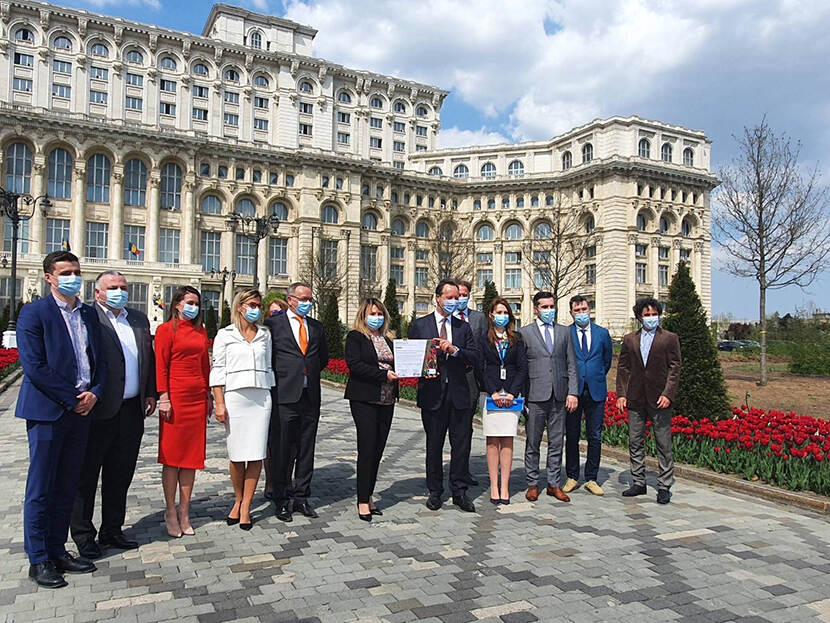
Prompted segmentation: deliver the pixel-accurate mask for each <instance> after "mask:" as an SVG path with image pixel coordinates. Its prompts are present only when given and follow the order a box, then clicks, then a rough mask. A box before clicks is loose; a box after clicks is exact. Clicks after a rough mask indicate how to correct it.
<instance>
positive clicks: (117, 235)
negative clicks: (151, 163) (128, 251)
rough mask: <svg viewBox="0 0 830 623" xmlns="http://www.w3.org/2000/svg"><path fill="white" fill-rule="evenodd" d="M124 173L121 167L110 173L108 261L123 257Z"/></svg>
mask: <svg viewBox="0 0 830 623" xmlns="http://www.w3.org/2000/svg"><path fill="white" fill-rule="evenodd" d="M123 180H124V173H123V169H122V167H120V166H119V167H117V168H116V170H115V171H113V173H112V188H111V189H110V197H111V198H112V200H111V203H110V205H111V206H112V209H111V211H110V232H109V238H110V248H109V259H111V260H120V259H121V258H122V257H123V251H124V192H123V190H122V188H123Z"/></svg>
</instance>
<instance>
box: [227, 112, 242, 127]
mask: <svg viewBox="0 0 830 623" xmlns="http://www.w3.org/2000/svg"><path fill="white" fill-rule="evenodd" d="M224 120H225V125H229V126H233V127H239V115H232V114H231V113H228V112H226V113H225V116H224Z"/></svg>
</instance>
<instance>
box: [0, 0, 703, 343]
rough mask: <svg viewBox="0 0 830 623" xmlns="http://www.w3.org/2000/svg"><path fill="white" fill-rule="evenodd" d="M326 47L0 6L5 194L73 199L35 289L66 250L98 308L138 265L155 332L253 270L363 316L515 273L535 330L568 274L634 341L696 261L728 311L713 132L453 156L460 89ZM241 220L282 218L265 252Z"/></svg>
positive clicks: (42, 225) (576, 139)
mask: <svg viewBox="0 0 830 623" xmlns="http://www.w3.org/2000/svg"><path fill="white" fill-rule="evenodd" d="M315 35H316V31H315V30H314V29H312V28H309V27H307V26H303V25H300V24H297V23H294V22H291V21H288V20H285V19H280V18H276V17H273V16H268V15H262V14H258V13H254V12H250V11H247V10H243V9H240V8H237V7H231V6H228V5H223V4H217V5H214V6H213V8H212V10H211V12H210V15H209V17H208V21H207V23H206V25H205V28H204V30H203V32H202V34H201V35H195V34H190V33H186V32H179V31H173V30H168V29H164V28H159V27H155V26H149V25H144V24H139V23H134V22H129V21H126V20H123V19H120V18H113V17H106V16H103V15H98V14H95V13H91V12H87V11H83V10H76V9H70V8H65V7H61V6H57V5H53V4H47V3H44V2H34V1H30V0H19V1H5V0H3V1H0V159H2V162H0V165H1V166H0V168H1V169H2V171H3V177H2V183H3V186H4V188H6V189H7V190H13V191H17V192H27V193H30V194H31V195H32V196H39V195H42V194H44V193H46V194H48V196H49V199H50V201H51V203H52V205H51V206H50V207H48V208H45V209H40V208H38V209H37V210H36V211H35V212H34V214H33V215H32V218H31V219H30V220H28V221H25V222H24V223H23V224H22V227H21V236H20V237H21V241H20V242H19V247H18V251H19V267H18V278H19V281H18V288H17V291H18V293H22V297H23V299H24V300H29V299H31V298H32V297H35V296H39V295H41V294H42V293H43V288H44V286H43V279H42V269H41V268H40V263H41V261H42V258H43V255H44V253H47V252H50V251H53V250H56V249H60V248H62V247H64V248H65V247H66V246H68V247H69V248H71V250H72V251H73V252H75V253H76V254H77V255H79V256H80V257H81V261H82V267H83V269H84V276H85V278H87V279H88V281H86V282H85V295H86V296H87V297H88V298H89V297H91V296H92V289H93V281H94V277H95V275H96V274H97V273H98V272H99V270H104V269H109V268H114V269H117V270H120V271H121V272H123V273H124V274H126V275H127V277H128V280H129V282H130V287H131V293H130V300H131V304H132V305H135V306H136V307H139V308H141V309H143V310H144V311H147V312H148V313H149V315H150V317H151V319H153V320H155V321H161V319H162V312H161V310H160V309H159V308H158V307H157V306H156V305H155V304H154V301H156V300H169V297H170V294H171V293H172V290H173V289H174V288H175V287H176V286H178V285H180V284H185V283H186V284H191V285H194V286H196V287H197V288H199V289H201V290H202V291H203V292H204V295H205V305H210V306H213V307H215V308H218V307H219V305H220V303H221V301H222V300H227V298H228V297H230V296H231V295H232V293H233V291H234V289H237V288H240V287H245V286H248V287H249V286H251V285H252V284H253V283H254V276H255V275H256V276H257V277H258V279H259V282H260V284H261V286H262V288H263V289H275V288H277V289H284V288H285V287H286V286H287V285H288V284H289V283H290V282H292V281H294V280H296V279H298V278H306V279H308V278H312V281H316V280H317V278H318V277H319V280H320V282H321V283H322V282H326V283H330V284H334V285H335V286H336V290H337V291H338V292H339V299H338V300H339V303H340V309H341V319H342V320H343V321H344V322H347V323H349V324H350V323H351V320H352V317H353V315H354V312H355V310H356V309H357V306H358V304H359V299H360V297H361V296H362V295H364V294H366V293H369V292H373V293H380V291H381V290H383V288H384V287H385V285H386V283H387V280H389V279H394V280H395V281H396V284H397V293H398V300H399V308H400V310H401V313H402V314H404V315H409V314H411V313H413V312H415V313H423V312H426V311H428V310H429V309H430V305H431V300H432V290H433V287H434V283H435V280H436V278H437V276H438V275H439V273H440V272H442V271H443V272H447V271H451V272H455V273H458V272H460V273H462V274H461V275H459V276H463V277H466V278H468V279H469V280H470V281H473V282H474V284H475V288H474V292H473V298H474V299H476V298H478V299H479V300H480V297H481V294H482V292H483V284H484V283H485V281H493V282H494V283H495V284H496V287H497V289H498V290H499V292H500V293H501V294H502V295H504V296H506V297H507V298H508V299H509V300H510V301H511V302H513V303H514V305H515V310H516V312H517V315H518V316H519V317H520V318H521V319H522V320H523V321H529V320H530V318H531V315H532V304H531V298H532V296H533V293H534V291H535V290H536V288H537V287H545V288H546V289H547V288H548V287H549V284H550V281H551V275H554V274H558V273H557V270H558V268H559V267H560V266H561V265H562V264H563V263H565V264H567V266H568V267H569V268H568V271H567V272H568V274H567V275H566V278H565V279H564V280H563V281H560V283H562V284H563V287H562V288H561V290H564V291H560V292H559V294H560V296H561V297H562V299H563V300H562V301H561V302H560V306H561V308H562V310H563V312H564V311H565V310H566V302H567V298H568V297H569V296H571V295H572V294H575V293H581V294H584V295H587V296H588V297H589V298H590V299H591V300H592V301H594V305H595V311H596V319H597V321H598V322H600V323H602V324H604V325H606V326H608V327H609V328H610V329H611V331H612V333H613V334H615V335H620V334H622V333H624V332H625V331H626V330H628V328H629V327H630V326H631V315H632V314H631V307H632V305H633V303H634V300H635V298H637V297H638V296H642V295H654V296H656V297H657V298H660V299H664V298H665V297H666V295H667V292H668V283H669V281H670V279H671V274H672V272H673V270H674V267H675V266H676V265H677V263H678V262H679V261H687V262H690V263H691V267H692V274H693V276H694V278H695V282H696V283H697V286H698V288H699V291H700V295H701V297H702V299H703V302H704V305H705V306H706V307H707V309H708V308H710V305H711V296H710V270H711V267H710V261H711V256H710V240H711V237H710V192H711V190H712V188H714V187H715V185H716V184H717V179H716V178H715V176H714V175H713V174H712V173H711V172H710V168H709V162H710V148H711V143H710V141H709V140H708V139H707V137H706V135H705V134H704V133H703V132H700V131H693V130H688V129H685V128H682V127H679V126H674V125H669V124H665V123H660V122H656V121H648V120H644V119H641V118H639V117H625V118H623V117H612V118H609V119H604V120H594V121H592V122H590V123H586V124H585V125H583V126H581V127H578V128H574V129H572V130H570V131H569V132H566V133H565V134H562V135H561V136H557V137H555V138H553V139H551V140H547V141H538V142H528V143H518V144H501V145H492V146H482V147H468V148H458V149H440V148H439V147H438V143H439V141H438V135H439V132H440V113H441V105H442V103H443V101H444V99H445V98H446V97H447V95H448V93H447V92H446V91H444V90H441V89H440V88H436V87H433V86H429V85H425V84H418V83H415V82H411V81H407V80H402V79H399V78H394V77H390V76H383V75H378V74H374V73H371V72H367V71H361V70H353V69H349V68H346V67H343V66H341V65H338V64H336V63H333V62H330V61H326V60H323V59H320V58H316V57H314V56H312V43H313V40H314V37H315ZM232 213H235V214H237V215H239V216H241V217H243V218H247V217H268V216H272V215H273V216H274V217H276V218H275V219H272V224H271V225H268V228H267V230H266V231H260V234H261V235H262V238H261V239H259V235H251V232H250V231H248V230H245V229H243V228H242V226H241V225H240V224H239V219H237V221H236V222H232V221H231V219H229V218H228V217H229V215H230V214H232ZM4 231H5V237H4V247H3V252H4V257H3V260H5V263H4V264H3V265H4V266H5V265H6V264H7V263H8V257H9V255H10V251H11V244H12V243H11V227H10V225H9V223H8V222H7V223H6V226H5V230H4ZM318 273H319V274H318ZM0 274H3V275H4V277H3V280H2V282H0V303H1V304H3V305H5V303H6V302H7V301H8V297H9V294H8V292H9V285H10V284H9V277H8V269H7V268H6V269H5V270H4V271H3V272H0ZM2 297H5V301H3V299H2Z"/></svg>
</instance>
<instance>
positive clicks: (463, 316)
mask: <svg viewBox="0 0 830 623" xmlns="http://www.w3.org/2000/svg"><path fill="white" fill-rule="evenodd" d="M459 315H460V316H461V321H462V322H467V317H466V316H465V315H464V312H459Z"/></svg>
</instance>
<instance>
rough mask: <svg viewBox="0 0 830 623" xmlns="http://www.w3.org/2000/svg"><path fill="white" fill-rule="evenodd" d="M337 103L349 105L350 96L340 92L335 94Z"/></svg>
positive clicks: (350, 101)
mask: <svg viewBox="0 0 830 623" xmlns="http://www.w3.org/2000/svg"><path fill="white" fill-rule="evenodd" d="M337 101H338V102H340V103H341V104H351V103H352V96H351V95H349V94H348V93H347V92H346V91H340V93H338V94H337Z"/></svg>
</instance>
